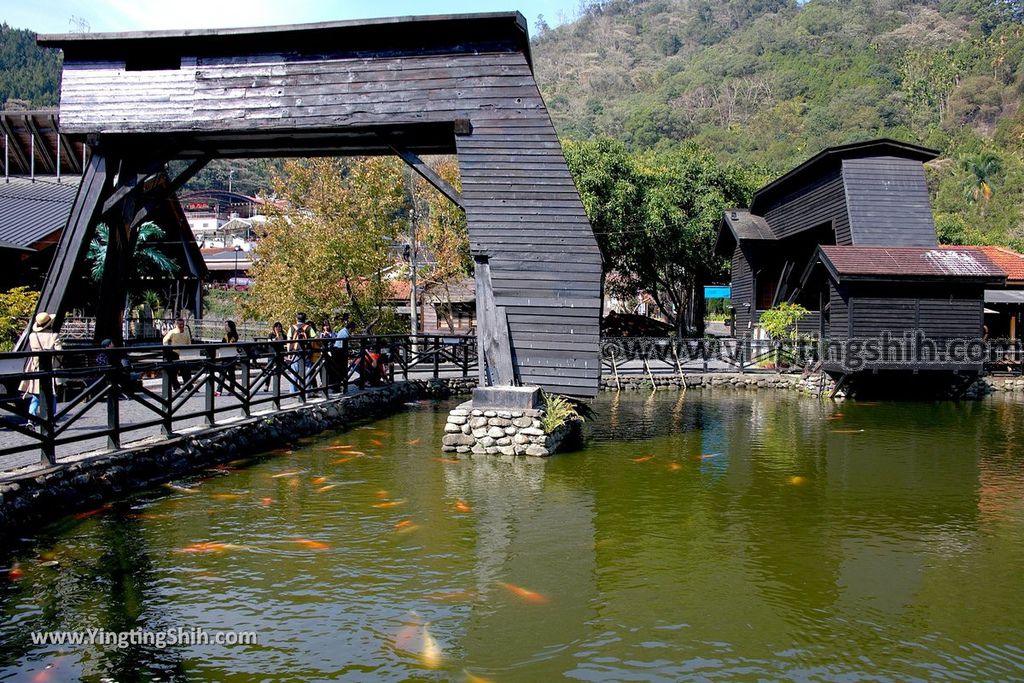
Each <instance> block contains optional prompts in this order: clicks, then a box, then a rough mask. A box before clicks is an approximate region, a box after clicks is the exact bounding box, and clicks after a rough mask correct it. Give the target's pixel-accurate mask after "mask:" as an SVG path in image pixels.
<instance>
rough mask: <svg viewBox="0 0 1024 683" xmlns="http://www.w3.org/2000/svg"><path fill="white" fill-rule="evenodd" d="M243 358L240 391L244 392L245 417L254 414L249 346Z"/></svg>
mask: <svg viewBox="0 0 1024 683" xmlns="http://www.w3.org/2000/svg"><path fill="white" fill-rule="evenodd" d="M250 348H251V347H250ZM241 359H242V367H241V372H240V374H241V377H240V382H241V392H240V393H241V394H242V415H243V416H244V417H249V416H251V415H252V389H251V384H252V356H251V355H250V351H249V348H247V349H245V351H244V353H243V354H242V356H241Z"/></svg>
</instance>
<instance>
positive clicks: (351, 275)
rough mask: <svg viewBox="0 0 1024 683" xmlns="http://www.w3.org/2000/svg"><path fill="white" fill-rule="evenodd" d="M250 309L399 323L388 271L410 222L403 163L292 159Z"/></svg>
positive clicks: (283, 316) (264, 242) (379, 328)
mask: <svg viewBox="0 0 1024 683" xmlns="http://www.w3.org/2000/svg"><path fill="white" fill-rule="evenodd" d="M273 187H274V190H275V193H276V196H277V197H278V198H279V199H280V200H281V204H282V205H283V206H285V207H287V208H283V209H278V210H274V211H271V214H270V216H269V219H268V221H267V227H266V232H265V234H264V235H262V236H261V239H260V241H259V244H258V246H257V251H256V257H257V258H256V260H255V262H254V263H253V267H252V271H251V272H252V277H253V285H252V288H251V290H250V297H249V300H248V302H247V305H246V313H247V314H248V315H249V316H251V317H254V318H256V319H260V320H268V321H269V320H282V321H286V320H290V319H293V317H294V315H295V312H296V311H305V312H306V313H307V314H308V315H309V316H311V319H313V320H322V319H330V318H337V317H338V316H340V315H341V314H342V313H348V314H350V315H351V317H352V320H353V322H354V323H355V325H356V327H357V329H360V330H371V331H374V332H391V331H397V330H398V329H399V325H398V322H397V321H396V316H395V310H394V307H393V306H392V305H391V304H390V302H389V291H390V290H389V286H388V281H387V275H388V273H389V271H390V270H391V269H393V268H394V266H395V259H394V253H393V250H392V247H393V244H394V241H395V239H396V238H397V237H398V236H399V234H400V233H401V232H402V231H403V228H404V227H405V225H406V223H407V220H408V219H407V215H406V214H407V206H406V201H405V199H406V197H405V186H404V178H403V174H402V162H401V161H400V160H398V159H396V158H391V157H350V158H345V159H334V158H320V159H307V160H293V161H288V162H287V163H285V164H284V167H283V170H282V171H281V172H280V173H279V174H277V175H276V176H275V177H274V179H273Z"/></svg>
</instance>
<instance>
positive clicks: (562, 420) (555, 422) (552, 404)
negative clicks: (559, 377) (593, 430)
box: [541, 392, 584, 434]
mask: <svg viewBox="0 0 1024 683" xmlns="http://www.w3.org/2000/svg"><path fill="white" fill-rule="evenodd" d="M543 401H544V419H543V420H542V421H541V427H542V428H543V429H544V432H545V433H546V434H550V433H551V432H553V431H555V430H556V429H558V428H559V427H561V426H562V425H565V424H568V423H570V422H583V421H584V416H583V414H582V413H581V411H580V407H579V406H578V405H577V404H576V403H575V402H574V401H572V400H571V399H569V398H566V397H565V396H559V395H557V394H549V393H547V392H544V395H543Z"/></svg>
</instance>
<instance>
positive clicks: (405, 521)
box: [395, 519, 416, 531]
mask: <svg viewBox="0 0 1024 683" xmlns="http://www.w3.org/2000/svg"><path fill="white" fill-rule="evenodd" d="M415 526H416V522H414V521H412V520H411V519H403V520H402V521H401V522H399V523H398V524H396V525H395V530H397V531H401V530H402V529H408V528H409V527H415Z"/></svg>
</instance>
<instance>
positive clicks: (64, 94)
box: [60, 41, 602, 396]
mask: <svg viewBox="0 0 1024 683" xmlns="http://www.w3.org/2000/svg"><path fill="white" fill-rule="evenodd" d="M255 44H258V41H257V42H256V43H255ZM60 116H61V124H62V126H63V128H64V130H65V131H66V132H76V133H101V134H108V135H112V136H115V137H118V138H119V139H121V140H122V141H123V140H130V137H131V136H132V135H135V134H140V135H141V134H145V135H150V134H153V133H173V134H183V135H186V134H187V136H189V138H190V140H191V141H192V142H194V141H199V143H200V144H201V143H202V141H203V140H204V137H203V136H204V135H206V136H208V138H207V139H210V140H217V141H219V142H218V145H219V146H218V147H217V148H216V149H217V152H218V153H222V154H223V153H230V150H229V149H227V148H226V147H225V146H224V145H228V144H237V145H239V146H240V148H241V149H247V150H253V149H255V150H256V151H255V152H254V153H253V156H259V153H258V146H254V145H255V143H254V142H253V139H252V138H249V137H246V134H247V133H250V132H252V133H259V134H261V135H262V136H263V137H264V138H265V139H270V140H277V141H278V142H277V143H276V144H278V145H282V143H281V142H280V140H281V139H283V140H284V142H283V147H285V148H287V144H288V136H289V135H291V134H294V133H296V132H301V133H302V134H307V133H310V132H316V131H326V132H327V133H328V134H330V133H335V132H336V133H338V134H339V135H343V134H344V132H345V130H346V129H359V130H362V131H365V130H367V129H369V130H373V129H374V128H375V127H380V130H381V131H382V132H387V131H390V130H395V129H402V130H404V131H406V134H410V135H413V136H414V131H415V126H417V125H422V124H437V123H452V122H454V121H456V120H461V119H469V120H470V121H471V123H472V132H471V133H470V134H465V135H458V136H454V139H453V140H452V141H451V143H450V144H451V146H452V149H451V150H450V151H457V153H458V158H459V168H460V172H461V177H462V186H463V202H464V207H465V210H466V215H467V219H468V225H469V234H470V242H471V248H472V249H473V250H474V251H475V252H477V253H483V254H487V255H488V257H489V260H490V272H491V278H492V282H493V285H494V297H495V303H496V305H497V306H499V307H504V308H505V309H506V312H507V318H508V325H509V330H510V338H511V343H512V353H513V360H514V363H515V369H516V373H517V374H518V377H519V379H520V381H521V382H522V383H524V384H536V385H540V386H541V387H543V388H545V389H548V390H550V391H553V392H557V393H566V394H573V395H581V396H593V395H596V393H597V389H598V381H599V373H600V362H599V342H598V333H599V325H600V313H601V267H602V266H601V255H600V253H599V251H598V246H597V242H596V240H595V239H594V235H593V232H592V230H591V227H590V224H589V222H588V220H587V217H586V214H585V212H584V210H583V206H582V203H581V202H580V199H579V195H578V194H577V192H576V187H575V185H574V183H573V180H572V177H571V176H570V174H569V170H568V168H567V166H566V163H565V159H564V158H563V156H562V150H561V146H560V144H559V141H558V137H557V135H556V133H555V130H554V127H553V126H552V124H551V120H550V118H549V116H548V114H547V110H546V109H545V106H544V102H543V100H542V99H541V96H540V93H539V91H538V89H537V85H536V83H535V82H534V79H533V74H532V70H531V67H530V64H529V63H528V61H527V56H526V55H525V54H523V53H522V52H519V51H500V50H499V51H494V52H478V53H475V54H432V55H418V56H402V57H386V56H381V57H360V58H350V57H344V58H334V57H332V56H330V55H316V56H313V57H310V56H299V55H295V54H255V55H245V56H199V57H189V56H185V57H183V58H182V61H181V68H180V69H171V70H156V71H127V70H126V69H125V63H124V62H123V61H120V62H118V61H105V62H95V61H92V62H75V61H70V62H65V65H64V74H63V81H62V90H61V110H60ZM408 131H413V133H408ZM225 141H234V142H225ZM192 142H190V143H189V144H192Z"/></svg>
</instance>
